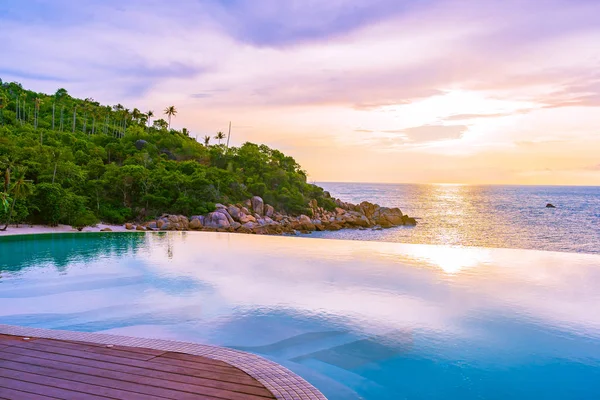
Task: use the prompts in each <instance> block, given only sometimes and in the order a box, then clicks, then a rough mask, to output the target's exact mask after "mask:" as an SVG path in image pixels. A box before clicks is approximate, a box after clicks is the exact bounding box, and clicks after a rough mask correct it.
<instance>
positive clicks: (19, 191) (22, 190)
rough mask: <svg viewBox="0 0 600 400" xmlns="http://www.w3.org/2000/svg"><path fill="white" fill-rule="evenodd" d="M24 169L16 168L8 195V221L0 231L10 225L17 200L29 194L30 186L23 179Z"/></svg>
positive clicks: (28, 182)
mask: <svg viewBox="0 0 600 400" xmlns="http://www.w3.org/2000/svg"><path fill="white" fill-rule="evenodd" d="M25 171H26V169H25V168H22V167H21V168H17V169H16V170H15V176H16V180H15V183H13V185H12V188H11V189H10V193H11V194H12V196H13V197H12V204H11V206H10V211H9V213H8V219H7V220H6V225H4V228H2V229H0V231H5V230H6V229H7V228H8V225H10V220H11V218H12V216H13V212H14V210H15V203H16V202H17V200H20V199H23V198H25V197H27V196H29V195H30V194H31V191H32V190H31V184H30V181H28V180H26V179H25Z"/></svg>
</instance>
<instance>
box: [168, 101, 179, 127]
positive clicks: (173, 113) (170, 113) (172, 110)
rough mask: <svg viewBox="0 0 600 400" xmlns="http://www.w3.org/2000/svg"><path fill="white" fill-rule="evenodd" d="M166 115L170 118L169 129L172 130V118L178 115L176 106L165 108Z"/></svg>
mask: <svg viewBox="0 0 600 400" xmlns="http://www.w3.org/2000/svg"><path fill="white" fill-rule="evenodd" d="M165 115H166V116H167V117H169V129H171V117H174V116H176V115H177V109H176V108H175V106H169V107H167V108H165Z"/></svg>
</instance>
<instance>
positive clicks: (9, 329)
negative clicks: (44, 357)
mask: <svg viewBox="0 0 600 400" xmlns="http://www.w3.org/2000/svg"><path fill="white" fill-rule="evenodd" d="M0 334H4V335H14V336H23V337H36V338H42V339H57V340H73V341H81V342H90V343H96V344H106V345H118V346H129V347H144V348H149V349H155V350H163V351H175V352H181V353H187V354H192V355H197V356H203V357H207V358H212V359H213V360H219V361H223V362H226V363H228V364H230V365H232V366H234V367H236V368H239V369H241V370H242V371H244V372H245V373H247V374H248V375H250V376H251V377H253V378H254V379H256V380H258V381H259V382H260V383H261V384H263V385H264V386H265V387H266V388H267V389H268V390H270V391H271V393H273V395H274V396H275V398H277V399H278V400H327V398H326V397H325V396H324V395H323V394H322V393H321V392H320V391H319V390H317V388H315V387H314V386H313V385H311V384H310V383H308V382H307V381H306V380H304V378H302V377H300V376H298V375H296V374H295V373H293V372H292V371H290V370H289V369H287V368H285V367H283V366H282V365H279V364H277V363H275V362H273V361H270V360H267V359H266V358H263V357H261V356H258V355H256V354H251V353H247V352H244V351H240V350H234V349H229V348H225V347H219V346H211V345H205V344H198V343H191V342H181V341H175V340H165V339H146V338H139V337H132V336H121V335H112V334H105V333H92V332H74V331H62V330H54V329H43V328H31V327H24V326H15V325H4V324H0Z"/></svg>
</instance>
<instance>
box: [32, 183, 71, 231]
mask: <svg viewBox="0 0 600 400" xmlns="http://www.w3.org/2000/svg"><path fill="white" fill-rule="evenodd" d="M64 200H65V190H64V189H63V188H62V186H61V185H60V184H58V183H40V184H38V185H36V186H35V192H34V198H33V204H34V206H35V208H36V210H37V213H36V214H35V216H36V217H37V218H36V220H37V221H39V222H42V223H45V224H48V225H50V226H56V225H58V223H59V222H60V220H61V205H62V204H63V202H64Z"/></svg>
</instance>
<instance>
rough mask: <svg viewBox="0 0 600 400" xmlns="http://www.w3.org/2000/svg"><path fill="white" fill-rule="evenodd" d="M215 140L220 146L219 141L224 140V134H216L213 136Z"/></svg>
mask: <svg viewBox="0 0 600 400" xmlns="http://www.w3.org/2000/svg"><path fill="white" fill-rule="evenodd" d="M215 139H217V140H218V141H219V145H220V144H221V140H223V139H225V134H224V133H223V132H220V131H219V132H217V135H216V136H215Z"/></svg>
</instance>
